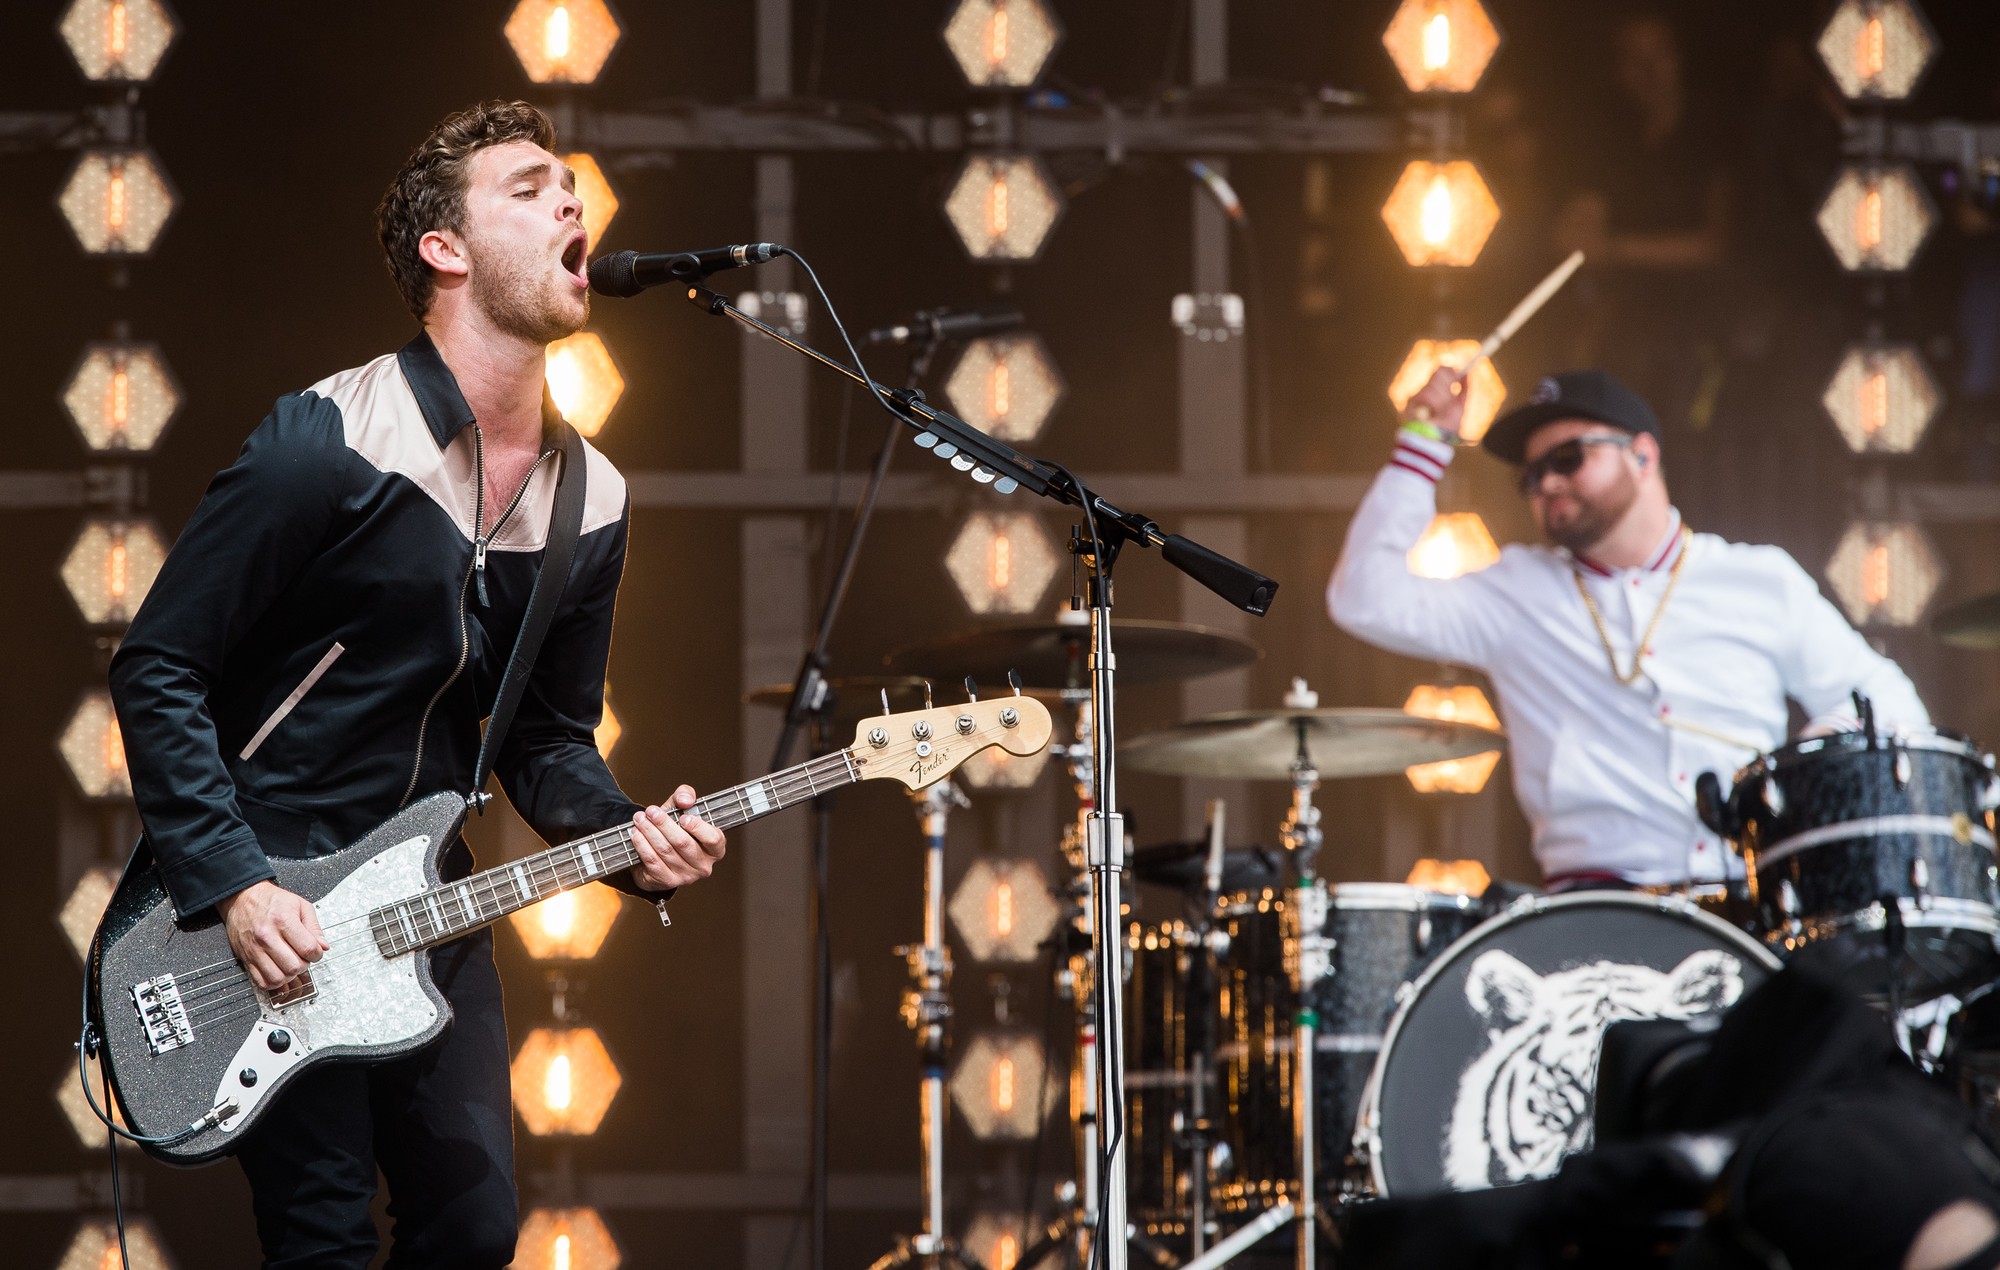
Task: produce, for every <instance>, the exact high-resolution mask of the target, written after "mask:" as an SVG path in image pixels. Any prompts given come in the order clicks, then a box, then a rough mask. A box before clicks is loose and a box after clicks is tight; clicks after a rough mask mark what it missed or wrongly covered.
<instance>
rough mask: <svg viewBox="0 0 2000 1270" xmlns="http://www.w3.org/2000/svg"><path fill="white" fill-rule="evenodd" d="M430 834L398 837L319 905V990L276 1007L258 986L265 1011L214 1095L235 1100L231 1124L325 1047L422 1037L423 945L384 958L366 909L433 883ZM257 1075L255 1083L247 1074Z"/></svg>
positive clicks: (425, 1020)
mask: <svg viewBox="0 0 2000 1270" xmlns="http://www.w3.org/2000/svg"><path fill="white" fill-rule="evenodd" d="M430 852H431V840H430V838H429V837H427V836H419V837H415V838H411V839H409V840H408V841H406V842H399V843H397V844H396V845H395V846H393V847H389V848H387V849H385V850H383V851H382V852H380V853H379V854H377V855H376V856H375V858H374V859H372V860H370V861H368V862H367V863H365V864H363V865H361V866H360V867H359V868H357V869H355V870H354V872H352V873H350V874H348V876H347V877H346V878H345V879H343V880H342V881H341V883H340V885H338V886H336V887H334V888H333V890H331V891H329V892H328V893H327V894H326V896H325V898H323V899H321V900H320V901H319V902H318V903H317V904H315V905H314V908H315V909H316V910H317V912H318V914H319V924H320V929H321V930H323V931H325V932H326V938H327V943H328V945H329V947H328V949H327V951H326V954H325V955H324V956H322V957H321V958H320V960H319V961H318V962H316V963H314V964H313V966H312V968H311V973H312V981H313V988H314V991H313V994H312V996H311V997H309V998H308V999H306V1000H302V1001H297V1002H294V1003H293V1004H291V1005H282V1006H281V1005H275V1004H273V1003H272V1001H271V999H270V995H269V994H268V993H264V992H261V991H260V992H259V993H258V994H257V996H258V1001H259V1006H260V1008H259V1015H260V1017H259V1018H258V1020H257V1023H256V1025H255V1026H254V1027H252V1028H251V1030H250V1035H249V1036H248V1037H246V1038H245V1039H244V1041H243V1044H242V1046H241V1047H240V1048H239V1049H238V1050H237V1052H236V1058H235V1059H234V1061H232V1062H231V1063H230V1065H229V1066H228V1068H227V1069H226V1070H225V1072H224V1075H223V1077H222V1084H221V1085H220V1087H218V1088H217V1090H216V1093H215V1105H217V1106H221V1105H222V1104H224V1103H234V1104H235V1105H236V1107H237V1114H236V1115H231V1116H228V1117H225V1118H224V1119H223V1120H222V1124H223V1127H225V1128H227V1127H230V1126H231V1125H233V1124H235V1123H236V1122H237V1118H238V1116H240V1115H241V1114H242V1113H244V1112H247V1111H249V1110H251V1109H252V1108H254V1107H255V1106H256V1105H257V1104H258V1103H259V1102H261V1101H262V1100H263V1099H264V1097H265V1096H266V1095H267V1094H270V1093H271V1092H273V1091H274V1090H275V1089H276V1087H277V1085H278V1083H279V1077H281V1076H282V1075H283V1074H284V1073H286V1072H287V1071H290V1070H291V1069H292V1068H293V1067H296V1066H298V1065H299V1064H300V1063H302V1062H304V1061H305V1060H306V1059H307V1058H308V1057H310V1056H311V1055H313V1054H315V1053H318V1052H319V1051H321V1050H326V1049H333V1048H338V1047H355V1046H380V1045H392V1044H394V1043H396V1042H398V1041H406V1040H409V1039H410V1038H411V1037H414V1036H419V1035H421V1034H422V1033H424V1032H425V1031H426V1030H428V1029H429V1028H430V1027H431V1025H432V1024H434V1023H435V1022H436V1021H437V1014H438V1011H437V1006H436V1004H434V1003H433V1002H432V1001H431V998H430V997H429V995H428V994H426V993H425V992H424V988H423V984H422V983H421V982H420V981H419V979H418V977H417V958H418V957H420V956H428V955H429V954H428V952H426V951H425V950H423V949H418V950H416V951H415V952H407V953H403V954H402V955H400V956H397V957H384V956H383V955H382V954H381V952H380V950H379V949H377V947H376V945H375V936H374V933H373V932H372V931H371V930H370V929H369V924H368V914H369V913H370V912H371V911H373V910H375V909H377V908H380V907H381V906H382V905H384V904H390V903H394V902H395V901H397V900H400V899H404V898H406V897H408V896H412V895H417V894H421V893H422V892H423V891H425V890H426V889H428V887H429V882H428V880H427V879H426V878H425V876H424V865H425V863H426V861H428V860H429V858H430ZM280 1029H282V1030H283V1031H284V1032H286V1033H288V1034H289V1036H290V1038H291V1044H290V1046H289V1047H288V1048H287V1049H286V1050H285V1051H284V1052H283V1053H279V1052H277V1051H275V1050H273V1049H272V1047H271V1044H270V1037H271V1035H272V1034H273V1033H274V1032H277V1031H279V1030H280ZM249 1073H254V1075H252V1076H251V1079H250V1081H249V1083H247V1084H246V1083H245V1081H244V1079H243V1078H244V1076H245V1075H246V1074H249Z"/></svg>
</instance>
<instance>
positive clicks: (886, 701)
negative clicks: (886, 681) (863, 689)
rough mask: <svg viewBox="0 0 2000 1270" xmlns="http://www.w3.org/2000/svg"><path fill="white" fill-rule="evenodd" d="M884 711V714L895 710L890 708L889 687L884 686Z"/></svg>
mask: <svg viewBox="0 0 2000 1270" xmlns="http://www.w3.org/2000/svg"><path fill="white" fill-rule="evenodd" d="M882 713H883V714H892V713H894V711H892V710H890V709H889V690H888V689H887V688H884V689H883V690H882Z"/></svg>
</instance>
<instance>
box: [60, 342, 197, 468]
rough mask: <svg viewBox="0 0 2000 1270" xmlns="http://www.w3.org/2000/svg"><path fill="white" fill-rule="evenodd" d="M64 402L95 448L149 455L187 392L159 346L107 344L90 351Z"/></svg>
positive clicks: (65, 389) (67, 387) (72, 374)
mask: <svg viewBox="0 0 2000 1270" xmlns="http://www.w3.org/2000/svg"><path fill="white" fill-rule="evenodd" d="M62 403H63V409H64V410H66V411H67V412H68V413H69V417H70V422H72V423H74V424H75V425H76V431H77V435H78V436H80V437H82V438H83V443H84V444H85V445H86V446H88V447H90V449H92V450H94V451H97V452H99V453H103V452H105V451H125V452H128V453H132V454H144V453H146V452H148V451H150V450H151V449H152V448H153V447H154V446H156V445H158V444H159V442H160V434H161V433H163V432H165V431H166V430H167V425H168V424H169V423H171V422H173V418H174V416H175V415H176V414H178V413H179V412H180V408H181V388H180V385H179V384H178V383H176V382H175V381H174V375H173V372H172V371H171V370H169V369H168V368H167V359H166V358H165V356H163V355H162V354H161V352H160V348H159V345H157V344H135V343H132V342H131V341H129V340H104V341H100V342H98V343H94V344H88V345H85V346H84V350H83V357H82V359H81V360H80V361H78V362H77V365H76V369H75V370H74V371H71V372H70V377H69V382H68V383H67V384H66V385H64V387H63V394H62Z"/></svg>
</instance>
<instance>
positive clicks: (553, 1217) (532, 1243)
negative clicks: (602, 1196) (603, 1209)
mask: <svg viewBox="0 0 2000 1270" xmlns="http://www.w3.org/2000/svg"><path fill="white" fill-rule="evenodd" d="M623 1260H624V1257H623V1255H622V1254H620V1253H619V1251H618V1241H617V1240H615V1239H613V1238H612V1237H611V1228H610V1227H609V1226H606V1225H605V1224H604V1218H603V1217H602V1216H600V1215H599V1214H598V1211H597V1210H596V1209H594V1208H537V1209H533V1210H532V1211H530V1212H529V1213H528V1215H527V1217H526V1218H525V1219H523V1221H522V1222H521V1235H520V1239H519V1240H518V1241H517V1242H516V1244H515V1245H514V1260H513V1262H512V1263H511V1265H512V1270H618V1266H619V1265H620V1264H621V1263H622V1262H623Z"/></svg>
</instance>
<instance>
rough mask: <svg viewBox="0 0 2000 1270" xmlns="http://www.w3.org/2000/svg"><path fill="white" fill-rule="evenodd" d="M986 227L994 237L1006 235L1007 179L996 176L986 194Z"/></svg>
mask: <svg viewBox="0 0 2000 1270" xmlns="http://www.w3.org/2000/svg"><path fill="white" fill-rule="evenodd" d="M986 227H987V230H988V231H989V232H990V233H991V234H992V235H993V237H995V238H1005V237H1006V236H1007V180H1006V178H1005V177H999V178H996V179H995V180H994V182H993V188H992V189H991V190H989V191H988V192H987V195H986Z"/></svg>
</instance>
